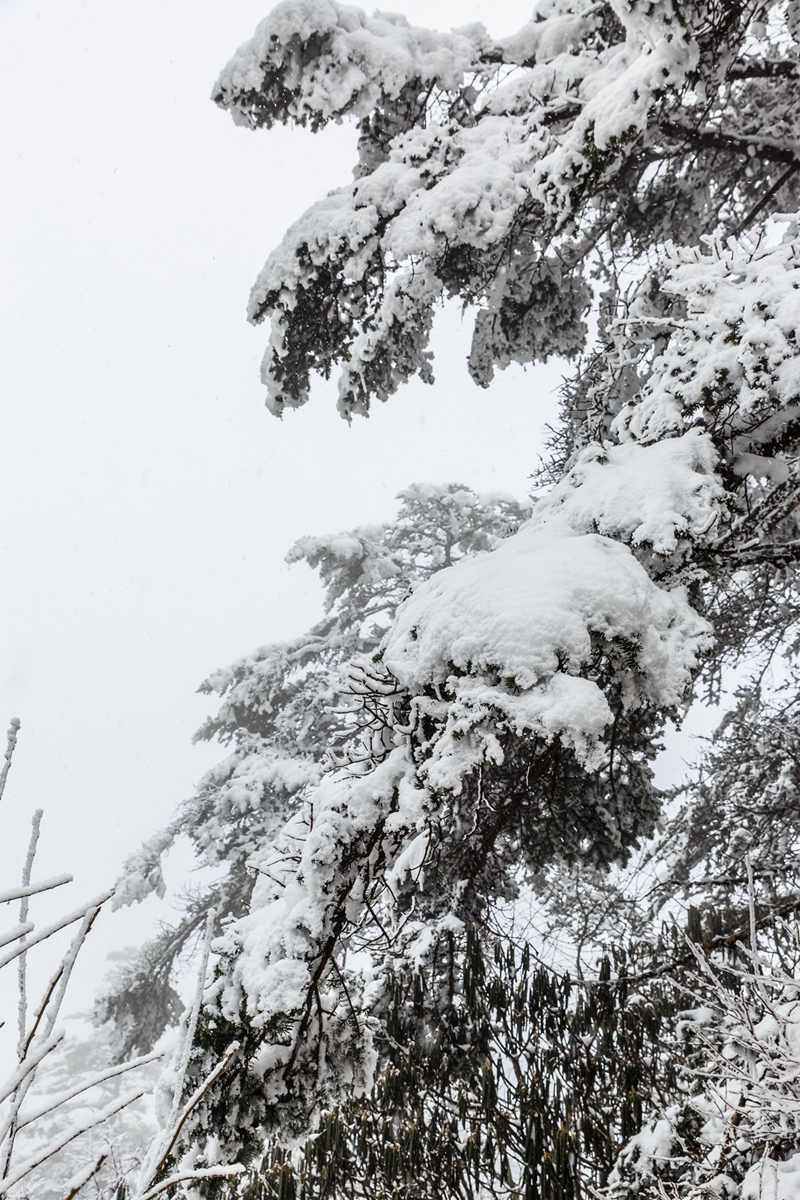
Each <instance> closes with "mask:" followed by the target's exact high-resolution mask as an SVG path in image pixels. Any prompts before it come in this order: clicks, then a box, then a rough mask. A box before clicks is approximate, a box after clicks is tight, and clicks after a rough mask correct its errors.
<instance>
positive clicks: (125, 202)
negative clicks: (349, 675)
mask: <svg viewBox="0 0 800 1200" xmlns="http://www.w3.org/2000/svg"><path fill="white" fill-rule="evenodd" d="M391 7H392V8H393V9H394V10H399V11H403V12H406V13H407V14H408V16H409V19H411V20H412V21H417V22H424V21H425V20H426V19H427V18H428V17H429V15H430V12H431V11H432V9H431V5H430V4H429V3H423V2H422V0H393V3H392V5H391ZM267 9H268V4H262V3H260V2H256V0H225V3H222V2H220V0H191V2H188V0H182V2H180V3H178V2H175V0H173V2H172V3H164V0H136V3H132V2H130V0H127V2H125V3H123V2H120V0H86V2H81V0H0V106H1V111H2V118H1V119H0V155H1V157H0V161H1V162H2V164H3V186H2V193H1V194H0V227H1V229H2V233H1V235H0V281H1V283H2V287H0V307H1V308H2V337H1V339H0V403H2V425H1V426H0V429H1V430H2V442H1V443H0V445H1V446H2V451H1V453H2V460H1V461H2V466H1V468H0V491H1V493H2V506H1V507H0V528H1V529H2V535H0V544H2V560H1V561H2V588H0V615H2V622H1V623H0V629H1V630H2V646H1V647H0V721H2V722H3V723H4V724H3V728H4V727H5V724H7V718H8V717H11V716H12V715H15V716H19V717H20V718H21V720H22V733H21V737H20V744H19V750H18V753H17V757H16V759H15V763H14V767H13V770H12V773H11V777H10V781H9V786H8V789H7V792H6V798H5V800H4V802H3V810H4V811H3V812H2V813H0V822H2V824H0V830H2V836H1V837H0V869H1V870H2V872H3V875H2V878H3V879H4V880H7V879H8V877H9V874H10V875H11V876H12V877H15V876H16V875H17V873H18V870H19V862H20V860H21V858H22V856H23V846H24V841H25V838H26V834H25V826H26V824H27V822H28V821H29V819H30V813H31V812H32V810H33V809H34V808H35V807H37V806H42V807H43V808H44V810H45V818H44V825H43V832H42V849H41V852H40V854H41V858H40V865H39V870H38V871H37V872H36V873H37V874H40V875H42V874H47V873H50V872H52V871H56V870H63V869H69V870H72V871H73V872H74V874H75V876H76V884H75V885H74V888H75V889H77V891H75V892H74V896H75V899H77V896H78V895H79V894H80V895H89V894H91V893H92V892H94V891H97V890H99V889H100V888H101V887H103V886H105V885H106V884H110V883H111V882H113V879H114V877H115V875H116V873H117V871H118V870H119V867H120V865H121V863H122V861H123V860H124V858H125V856H126V854H127V853H128V852H129V851H131V850H132V849H134V848H135V847H136V845H137V844H138V843H139V841H140V840H141V839H142V838H144V837H146V836H147V835H148V834H149V833H151V832H153V831H154V830H155V829H157V828H158V827H159V826H160V825H162V824H164V823H165V822H166V821H167V820H168V818H169V817H170V815H171V812H172V809H173V807H174V805H175V804H176V803H177V802H178V801H179V800H180V799H181V798H183V797H184V796H187V795H189V794H190V793H191V791H192V789H193V786H194V784H195V783H196V782H197V780H198V779H199V778H200V776H201V775H202V773H203V771H204V770H205V769H206V768H207V767H208V766H210V765H211V764H212V763H213V762H215V761H217V760H218V759H219V758H220V757H221V756H222V752H221V751H220V750H218V749H216V748H214V747H209V746H201V747H194V746H192V744H191V737H192V734H193V732H194V730H195V729H196V728H197V726H198V725H199V724H200V722H201V720H202V719H203V717H204V716H205V715H206V713H207V712H208V711H209V709H210V706H211V705H210V701H209V698H206V697H203V696H197V695H196V694H195V689H196V687H197V685H198V684H199V683H200V681H201V680H202V679H203V678H204V676H205V675H206V674H208V673H209V672H210V671H211V670H213V669H214V668H216V667H218V666H221V665H224V664H226V663H228V662H229V661H231V660H232V659H234V658H236V657H237V656H239V655H240V654H243V653H246V652H248V651H250V650H251V649H253V648H254V647H256V646H258V645H261V644H263V643H264V642H268V641H273V640H279V639H281V638H284V637H287V636H292V635H294V634H297V633H300V632H302V630H303V629H305V628H306V627H307V626H308V625H309V624H310V623H311V622H312V621H313V620H315V619H316V618H317V617H318V616H319V613H320V593H319V589H318V587H317V585H316V583H315V580H314V577H313V576H312V574H311V573H310V571H308V569H307V568H305V567H294V568H288V567H287V566H286V565H285V564H284V562H283V555H284V554H285V553H286V551H287V549H288V548H289V546H290V545H291V544H292V542H293V541H294V540H295V539H296V538H297V537H299V536H301V535H303V534H307V533H324V532H330V531H337V530H340V529H347V528H349V527H350V526H352V525H354V524H359V523H363V522H369V521H374V520H379V519H382V518H386V517H389V516H391V514H392V512H393V511H394V500H393V498H394V496H395V494H396V493H397V492H398V491H399V489H400V488H402V487H404V486H406V485H407V484H409V483H411V482H412V481H424V480H433V481H445V480H451V479H454V480H459V481H462V482H464V483H466V484H468V485H470V486H472V487H475V488H478V489H484V490H488V489H492V490H495V489H500V490H505V491H511V492H514V493H516V494H517V495H524V494H525V492H526V490H527V487H528V476H529V475H530V473H531V472H532V471H533V470H534V469H535V467H536V465H537V456H538V453H539V451H540V450H541V448H542V445H543V437H544V426H545V424H546V423H547V422H548V421H552V420H553V419H554V414H555V398H554V395H553V389H554V387H555V385H556V383H557V381H558V371H557V370H556V369H552V370H551V369H537V370H536V371H530V370H529V371H528V372H523V371H522V370H519V369H512V370H510V371H508V372H506V373H505V374H504V375H503V376H501V377H500V378H499V379H498V382H497V383H496V384H495V385H494V386H493V387H492V388H491V389H490V390H489V391H488V392H484V391H481V390H479V389H478V388H476V387H475V386H474V385H473V384H472V383H471V381H470V380H469V377H468V375H467V371H466V366H465V356H466V353H467V349H468V342H469V328H468V325H467V324H462V321H461V317H460V313H459V312H458V310H456V309H452V310H449V311H447V312H445V313H444V314H443V316H442V318H441V321H440V328H439V329H438V331H437V337H436V342H435V348H436V349H437V351H438V354H437V362H436V376H437V383H436V385H435V387H433V388H430V387H424V386H422V385H417V386H414V385H411V386H409V387H408V388H407V389H406V390H405V391H404V392H403V393H402V394H400V395H398V396H397V397H395V398H394V399H393V400H391V401H389V403H388V404H386V405H380V406H378V408H377V410H376V411H375V413H374V415H373V417H371V418H370V419H369V420H368V421H363V420H356V421H355V422H354V424H353V426H352V427H348V426H347V424H346V423H345V422H343V421H341V420H340V419H339V418H338V417H337V416H336V414H335V383H331V384H327V385H325V384H321V385H320V386H319V387H318V388H317V389H316V392H315V395H314V397H313V400H312V402H311V403H310V404H309V405H308V406H307V407H306V408H305V409H304V410H302V411H301V412H299V413H290V414H288V415H287V417H286V418H285V419H284V420H283V421H282V422H279V421H276V420H275V419H274V418H272V417H271V416H269V414H268V413H267V411H266V409H265V408H264V404H263V389H262V387H261V384H260V382H259V374H258V368H259V362H260V358H261V355H262V353H263V348H264V345H265V342H266V337H267V334H266V330H265V329H264V328H263V327H260V328H256V329H253V328H251V327H250V326H249V325H248V324H247V323H246V321H245V317H244V309H245V304H246V300H247V295H248V291H249V288H250V285H251V284H252V282H253V280H254V279H255V277H256V274H257V273H258V271H259V269H260V268H261V266H262V264H263V261H264V259H265V258H266V256H267V254H268V253H269V251H270V250H271V249H272V247H273V246H274V245H275V244H276V242H277V241H279V239H280V237H281V236H282V233H283V231H284V229H285V228H286V226H287V225H288V224H289V223H290V222H291V221H292V220H294V219H295V218H296V217H297V216H298V215H299V214H300V213H301V211H302V210H303V209H304V208H305V207H306V206H307V205H308V204H309V203H311V202H312V201H313V200H314V199H316V198H317V197H318V196H320V195H322V194H324V192H325V191H327V190H328V189H329V188H331V187H334V186H337V185H338V184H340V183H342V182H344V181H345V180H347V179H348V178H349V175H350V171H351V168H352V165H353V161H354V144H355V132H354V130H353V128H352V127H341V128H334V129H332V130H330V131H327V132H326V133H324V134H322V135H317V136H313V135H311V134H308V133H306V132H304V131H288V130H284V129H279V130H274V131H271V132H269V133H267V132H265V131H261V132H260V133H257V134H256V133H250V132H249V131H246V130H243V129H239V128H236V127H235V126H234V125H233V123H232V121H231V120H230V118H229V117H228V116H227V115H226V114H225V113H223V112H221V111H220V110H218V109H217V108H216V107H215V106H214V105H213V104H212V103H211V102H210V100H209V96H210V92H211V88H212V84H213V82H214V80H215V78H216V76H217V73H218V71H219V70H220V68H221V67H222V66H223V65H224V63H225V62H226V61H227V59H228V58H229V57H230V55H231V54H232V53H233V51H234V50H235V48H236V47H237V45H239V44H240V43H241V42H242V41H244V40H246V39H247V38H248V37H249V36H250V34H251V33H252V32H253V30H254V28H255V25H256V24H257V22H258V20H259V19H260V18H261V17H262V16H264V15H265V13H266V11H267ZM433 11H435V16H436V20H437V23H438V24H439V25H440V26H449V25H459V24H464V23H465V22H467V21H469V20H474V19H476V18H477V19H479V20H483V21H484V22H485V23H486V24H487V25H488V26H489V27H490V29H491V31H492V32H493V33H496V34H503V33H508V32H511V31H513V30H514V29H515V28H516V27H518V26H519V25H520V24H522V22H523V21H524V20H525V19H526V17H527V15H528V7H527V5H525V4H522V3H517V2H516V0H506V2H504V3H501V4H499V5H498V4H496V3H495V4H491V5H490V4H488V3H483V2H482V0H477V2H476V3H475V4H474V5H473V7H472V9H471V11H467V10H466V9H465V8H464V5H463V3H462V2H458V0H438V2H437V4H436V6H435V10H433ZM182 866H183V864H180V863H178V864H176V866H175V868H174V870H175V871H176V872H179V871H180V870H181V869H182ZM9 882H10V880H9ZM74 902H75V900H74V899H73V898H72V897H71V898H70V904H72V903H74ZM151 908H152V906H151ZM154 911H155V910H153V912H154ZM152 915H153V913H152V912H151V914H150V917H152ZM141 919H142V918H141V915H139V916H134V917H133V918H130V917H128V918H122V919H121V920H118V924H117V925H115V926H114V927H113V929H112V927H111V926H110V924H109V920H108V918H106V925H107V929H106V931H105V933H103V932H102V931H101V934H100V935H99V936H98V938H97V939H96V940H97V943H98V950H97V954H100V953H101V948H102V946H104V945H106V943H108V942H113V941H115V940H123V941H124V940H130V937H131V936H133V934H132V933H131V930H132V929H133V926H134V924H135V922H136V921H137V920H139V921H140V920H141ZM148 919H149V918H148ZM126 922H127V923H126ZM103 953H104V951H103ZM97 969H99V968H97Z"/></svg>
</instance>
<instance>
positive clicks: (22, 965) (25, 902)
mask: <svg viewBox="0 0 800 1200" xmlns="http://www.w3.org/2000/svg"><path fill="white" fill-rule="evenodd" d="M41 828H42V810H41V808H37V809H36V812H35V813H34V814H33V819H32V821H31V840H30V842H29V843H28V853H27V854H26V855H25V866H24V867H23V868H22V890H23V892H27V889H28V888H29V887H30V885H31V875H32V874H33V860H34V858H35V857H36V847H37V846H38V845H39V833H40V831H41ZM28 908H29V897H28V896H27V895H23V896H22V899H21V900H20V902H19V923H20V925H26V924H27V922H28ZM20 941H21V942H22V943H23V944H25V942H26V937H25V934H23V935H22V937H21V939H20ZM27 961H28V956H27V954H26V953H25V951H24V950H23V952H22V953H21V954H20V956H19V958H18V959H17V986H18V991H19V1004H18V1008H17V1056H18V1057H19V1058H20V1059H21V1058H22V1055H23V1053H24V1051H23V1047H24V1045H25V1029H26V1026H27V1022H28V970H27Z"/></svg>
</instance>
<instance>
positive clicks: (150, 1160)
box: [132, 909, 239, 1200]
mask: <svg viewBox="0 0 800 1200" xmlns="http://www.w3.org/2000/svg"><path fill="white" fill-rule="evenodd" d="M215 919H216V912H215V911H214V910H213V909H211V910H210V911H209V913H208V917H207V919H206V936H205V940H204V943H203V954H202V958H201V961H200V967H199V970H198V972H197V987H196V989H195V995H194V1000H193V1002H192V1006H191V1008H190V1009H189V1010H188V1012H187V1014H186V1027H185V1030H184V1033H183V1035H182V1037H181V1041H180V1045H179V1047H178V1048H177V1050H176V1055H175V1057H176V1060H177V1061H176V1068H175V1076H174V1080H173V1082H172V1084H171V1087H172V1110H171V1112H170V1115H169V1120H168V1121H167V1123H166V1126H165V1128H164V1131H163V1133H162V1134H161V1136H160V1137H157V1138H155V1139H154V1141H153V1142H152V1144H151V1146H150V1149H149V1151H148V1153H147V1155H146V1157H145V1160H144V1162H143V1163H142V1166H141V1168H140V1170H139V1177H138V1183H137V1186H136V1187H135V1189H134V1191H133V1192H132V1200H151V1197H154V1196H157V1195H159V1194H160V1193H161V1192H162V1191H164V1190H165V1188H166V1187H167V1186H169V1185H170V1183H169V1181H165V1182H162V1183H159V1184H158V1185H156V1187H155V1188H154V1187H153V1186H152V1185H153V1180H154V1179H155V1177H156V1175H158V1173H159V1172H160V1171H162V1170H163V1169H164V1166H165V1165H166V1162H167V1160H168V1159H169V1156H170V1154H171V1153H172V1150H173V1148H174V1146H175V1144H176V1142H177V1140H178V1138H179V1136H180V1133H181V1130H182V1129H183V1126H184V1125H185V1123H186V1121H187V1119H188V1117H189V1116H190V1114H191V1113H192V1111H193V1110H194V1109H195V1108H196V1107H197V1105H198V1104H199V1103H200V1101H201V1100H202V1098H203V1096H204V1095H205V1094H206V1092H207V1091H208V1089H209V1088H210V1087H211V1086H212V1085H213V1084H214V1083H215V1082H216V1080H217V1079H218V1078H219V1077H220V1075H221V1074H222V1073H223V1071H225V1070H226V1068H227V1067H228V1065H229V1064H230V1062H231V1061H232V1060H233V1058H234V1057H235V1055H236V1053H237V1051H238V1050H239V1043H238V1042H231V1044H230V1046H228V1048H227V1050H226V1051H225V1053H224V1054H223V1056H222V1058H221V1060H220V1061H219V1062H218V1063H217V1065H216V1066H215V1067H214V1069H213V1070H212V1071H211V1072H210V1073H209V1074H208V1075H207V1076H206V1077H205V1078H204V1079H203V1081H202V1082H201V1083H200V1085H199V1086H198V1087H197V1088H195V1090H194V1092H192V1094H191V1096H190V1097H189V1099H188V1100H186V1101H185V1102H184V1103H183V1104H182V1103H181V1100H182V1096H183V1085H184V1081H185V1079H186V1072H187V1070H188V1067H189V1059H190V1057H191V1053H192V1045H193V1044H194V1035H195V1030H196V1028H197V1019H198V1017H199V1015H200V1009H201V1007H202V1004H203V994H204V992H205V982H206V973H207V971H208V959H209V955H210V953H211V939H212V936H213V932H214V921H215ZM209 1170H210V1171H212V1172H216V1174H225V1173H228V1174H230V1173H236V1172H231V1171H230V1169H229V1168H225V1169H224V1170H222V1169H221V1168H216V1167H214V1168H208V1169H207V1168H202V1169H199V1168H198V1169H197V1170H192V1171H189V1173H188V1174H187V1173H182V1174H180V1175H177V1176H172V1177H171V1182H172V1183H180V1182H183V1181H185V1180H189V1179H203V1178H213V1174H212V1175H209V1174H208V1171H209ZM203 1172H205V1174H204V1173H203Z"/></svg>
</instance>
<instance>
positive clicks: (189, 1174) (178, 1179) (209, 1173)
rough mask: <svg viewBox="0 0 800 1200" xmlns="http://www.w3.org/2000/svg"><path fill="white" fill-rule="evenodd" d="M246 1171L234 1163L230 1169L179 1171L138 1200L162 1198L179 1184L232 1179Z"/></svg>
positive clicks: (206, 1168)
mask: <svg viewBox="0 0 800 1200" xmlns="http://www.w3.org/2000/svg"><path fill="white" fill-rule="evenodd" d="M246 1169H247V1168H246V1167H244V1166H243V1165H242V1164H241V1163H233V1164H232V1166H228V1167H194V1168H190V1169H189V1170H187V1171H179V1172H178V1173H177V1174H176V1175H170V1176H169V1178H168V1179H162V1180H161V1183H157V1184H156V1186H155V1187H154V1188H150V1190H149V1191H148V1192H145V1193H144V1194H143V1195H141V1196H137V1197H136V1200H155V1197H156V1196H160V1195H161V1194H162V1192H165V1191H166V1190H167V1188H171V1187H174V1186H175V1184H177V1183H192V1182H194V1181H199V1180H201V1179H230V1178H232V1177H233V1176H235V1175H241V1174H243V1172H244V1171H245V1170H246Z"/></svg>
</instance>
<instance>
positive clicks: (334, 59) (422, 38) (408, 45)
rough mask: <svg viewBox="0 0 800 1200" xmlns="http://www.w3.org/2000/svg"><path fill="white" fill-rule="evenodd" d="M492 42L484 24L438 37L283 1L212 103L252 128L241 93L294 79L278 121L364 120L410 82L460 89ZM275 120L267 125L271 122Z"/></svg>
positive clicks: (338, 9)
mask: <svg viewBox="0 0 800 1200" xmlns="http://www.w3.org/2000/svg"><path fill="white" fill-rule="evenodd" d="M488 43H489V39H488V36H487V34H486V30H485V29H484V27H483V26H482V25H479V24H475V25H470V26H468V27H465V28H464V29H462V30H460V31H458V32H454V33H439V32H437V31H436V30H429V29H423V28H420V27H417V26H414V25H410V24H409V23H408V21H407V20H406V18H405V17H404V16H402V15H400V14H398V13H376V14H375V15H374V16H372V17H369V16H367V14H366V13H365V12H364V11H363V10H362V9H360V8H356V7H354V6H353V5H350V4H337V3H336V2H335V0H284V3H283V4H278V5H276V7H275V8H274V9H273V10H272V12H271V13H270V14H269V15H268V16H267V17H265V18H264V20H263V21H262V22H261V23H260V24H259V26H258V28H257V29H256V32H255V34H254V35H253V37H252V38H251V39H250V40H249V41H248V42H245V43H244V45H243V46H240V47H239V49H238V50H237V52H236V54H235V55H234V56H233V58H232V59H231V61H230V62H229V63H228V64H227V66H226V67H225V68H224V70H223V71H222V73H221V75H220V77H219V80H218V81H217V83H216V84H215V86H214V91H213V93H212V94H213V97H214V99H216V100H217V102H218V103H221V104H225V105H226V106H227V107H229V108H230V109H231V114H232V116H233V119H234V121H237V122H238V123H241V124H250V123H251V122H250V117H249V115H248V111H247V108H246V105H245V107H244V111H242V110H240V109H239V107H238V106H237V98H238V97H239V96H240V95H241V93H242V92H244V93H247V92H258V91H259V89H261V88H263V87H264V86H265V84H266V83H267V82H268V76H269V73H270V72H274V71H276V70H281V71H284V72H287V74H288V76H289V78H288V80H287V82H288V83H289V85H290V87H295V88H297V95H296V96H294V97H292V98H289V99H287V97H286V92H285V90H284V89H282V94H279V95H277V96H275V97H270V99H272V100H273V105H272V113H271V114H270V116H271V118H272V120H279V121H281V120H282V121H286V120H295V121H301V122H303V121H305V120H306V119H307V118H308V117H311V118H312V120H314V121H316V122H320V120H323V121H324V120H328V119H330V118H331V117H334V118H335V117H337V116H338V115H339V114H343V113H351V114H353V115H355V116H358V117H364V116H367V115H368V113H370V112H371V111H372V109H373V108H375V106H376V105H378V104H380V103H381V100H382V99H383V97H390V98H395V97H397V96H398V95H399V93H400V91H401V89H402V88H403V87H404V85H405V84H406V83H408V81H409V80H418V81H419V85H420V89H421V90H424V89H426V88H427V87H430V85H431V84H434V83H435V84H437V85H438V86H439V87H444V88H458V87H459V86H460V85H461V82H462V79H463V76H464V73H465V71H467V70H469V69H470V68H471V67H472V66H473V64H474V62H475V59H476V56H477V55H478V54H479V52H480V50H481V48H482V47H484V46H485V45H488ZM272 120H270V119H269V117H268V123H270V124H271V123H272Z"/></svg>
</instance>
